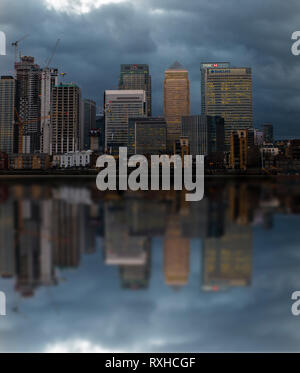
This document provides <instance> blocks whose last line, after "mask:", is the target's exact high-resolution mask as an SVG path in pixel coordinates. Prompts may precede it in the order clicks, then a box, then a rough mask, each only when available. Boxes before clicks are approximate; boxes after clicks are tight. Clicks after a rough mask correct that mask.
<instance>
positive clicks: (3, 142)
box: [0, 76, 16, 154]
mask: <svg viewBox="0 0 300 373" xmlns="http://www.w3.org/2000/svg"><path fill="white" fill-rule="evenodd" d="M15 94H16V81H15V79H14V78H13V77H12V76H2V77H1V79H0V151H1V152H5V153H7V154H10V153H13V145H14V126H15V112H14V108H15Z"/></svg>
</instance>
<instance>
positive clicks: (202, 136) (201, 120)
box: [182, 115, 224, 156]
mask: <svg viewBox="0 0 300 373" xmlns="http://www.w3.org/2000/svg"><path fill="white" fill-rule="evenodd" d="M182 136H188V137H189V147H190V154H191V155H194V156H195V155H198V154H202V155H208V154H210V153H214V152H222V151H224V119H223V118H222V117H211V116H208V115H189V116H186V117H182Z"/></svg>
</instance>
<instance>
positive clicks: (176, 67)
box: [164, 62, 190, 152]
mask: <svg viewBox="0 0 300 373" xmlns="http://www.w3.org/2000/svg"><path fill="white" fill-rule="evenodd" d="M189 114H190V82H189V77H188V71H187V70H186V69H185V68H184V67H183V66H182V65H181V64H180V63H179V62H174V64H173V65H172V66H170V67H169V68H168V69H167V70H166V71H165V80H164V116H165V119H166V122H167V149H168V151H169V152H171V151H172V149H173V144H174V142H175V141H176V140H179V137H180V135H181V117H183V116H185V115H189Z"/></svg>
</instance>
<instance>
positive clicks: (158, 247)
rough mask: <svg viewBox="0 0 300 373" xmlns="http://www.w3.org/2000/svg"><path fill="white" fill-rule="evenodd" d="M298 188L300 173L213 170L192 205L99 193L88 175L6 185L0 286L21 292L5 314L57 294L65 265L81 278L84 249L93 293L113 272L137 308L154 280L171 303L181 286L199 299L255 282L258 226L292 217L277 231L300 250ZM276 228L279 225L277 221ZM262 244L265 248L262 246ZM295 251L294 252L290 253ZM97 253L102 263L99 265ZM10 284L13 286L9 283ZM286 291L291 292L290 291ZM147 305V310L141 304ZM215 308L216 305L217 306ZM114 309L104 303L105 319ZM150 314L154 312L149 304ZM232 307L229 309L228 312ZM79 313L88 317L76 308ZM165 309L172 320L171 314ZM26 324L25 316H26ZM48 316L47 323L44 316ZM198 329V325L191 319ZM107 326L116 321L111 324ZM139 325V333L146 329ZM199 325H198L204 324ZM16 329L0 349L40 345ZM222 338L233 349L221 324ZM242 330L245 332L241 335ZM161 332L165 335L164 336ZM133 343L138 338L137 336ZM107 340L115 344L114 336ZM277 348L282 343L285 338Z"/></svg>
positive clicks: (163, 195)
mask: <svg viewBox="0 0 300 373" xmlns="http://www.w3.org/2000/svg"><path fill="white" fill-rule="evenodd" d="M299 186H300V185H299V182H297V181H296V180H290V181H289V182H285V181H282V182H281V181H277V182H276V181H271V180H269V181H261V180H252V179H249V180H248V181H247V182H246V181H242V180H233V179H222V178H211V179H208V180H207V181H206V187H205V188H206V189H205V198H204V200H202V201H200V202H192V203H188V202H186V201H185V198H184V197H185V193H180V192H174V191H170V192H146V193H144V192H135V193H133V192H126V193H124V194H122V195H121V194H118V193H101V192H99V191H97V189H96V187H95V185H94V182H93V181H91V182H85V183H82V182H79V181H77V182H76V181H74V182H72V183H71V182H61V183H57V182H56V183H52V184H51V183H50V184H49V183H33V184H32V183H21V182H20V183H12V182H6V183H2V184H1V187H0V277H2V280H1V281H0V289H1V287H2V288H3V287H4V288H5V290H6V291H8V292H10V293H9V294H8V297H10V298H11V299H12V298H13V295H12V293H13V292H14V293H15V294H18V296H19V298H18V301H15V300H11V302H10V310H8V314H11V313H13V314H15V317H17V316H18V313H19V312H20V308H21V304H22V299H24V300H25V298H30V299H33V298H35V297H37V299H38V297H39V294H38V289H42V288H48V287H49V288H51V289H54V291H55V292H59V288H60V287H63V284H64V281H65V279H64V274H65V273H69V272H66V270H68V269H70V270H71V269H73V271H75V272H74V273H73V281H76V273H78V281H81V280H80V279H79V276H80V275H79V269H80V268H81V267H84V266H89V265H90V266H92V264H85V263H84V258H86V257H91V258H92V260H91V262H93V263H99V270H98V273H97V274H95V273H94V272H93V271H91V272H90V275H89V277H88V278H86V279H85V281H88V282H89V286H90V285H91V284H90V283H93V281H95V282H96V281H98V278H97V280H96V279H95V278H96V277H95V276H96V275H97V276H98V277H99V279H100V283H102V285H101V284H100V285H99V283H98V282H97V288H98V296H99V297H101V291H103V292H104V291H105V290H104V288H106V287H107V286H108V285H107V284H108V283H113V282H114V281H115V280H116V278H118V282H119V285H118V287H119V290H121V292H125V293H124V294H127V293H126V291H127V292H128V291H129V292H132V291H133V290H139V291H138V292H136V293H135V294H136V295H135V298H134V304H135V305H137V307H139V302H141V304H142V303H143V302H145V299H147V292H148V294H149V295H148V296H149V297H150V293H149V291H150V290H151V288H152V291H151V297H152V296H155V297H156V298H157V297H159V296H162V295H164V294H165V295H166V294H167V293H164V292H165V290H163V289H162V288H161V286H166V287H167V288H169V289H170V290H171V291H172V293H171V295H168V297H171V301H170V302H171V303H170V309H172V306H171V304H173V302H176V297H177V298H178V300H179V299H181V301H182V295H180V296H179V295H178V294H180V292H179V293H178V290H181V291H182V289H185V288H189V287H190V290H189V292H188V294H185V295H184V296H185V302H187V301H191V300H192V299H193V298H194V297H195V298H196V297H201V294H205V293H207V292H208V293H214V294H215V295H214V297H218V294H220V295H219V296H220V297H221V294H223V293H224V292H225V293H227V292H228V291H232V290H233V289H235V288H236V289H246V288H251V286H252V283H253V281H255V274H257V276H258V278H259V277H260V276H261V274H262V273H263V271H264V268H261V264H260V263H259V262H258V261H257V267H255V265H254V260H253V253H254V248H255V244H254V231H255V230H257V229H258V230H261V229H263V232H264V233H263V234H262V235H260V237H267V235H268V234H271V232H272V229H273V224H274V219H276V217H277V216H290V217H291V218H292V219H293V220H292V221H291V225H290V229H291V231H290V232H289V231H288V227H287V230H286V231H285V230H284V229H283V230H282V233H281V237H283V239H285V240H286V245H289V246H290V245H291V243H290V240H291V239H292V245H293V250H296V249H299V241H297V240H295V239H293V234H294V233H295V228H293V227H297V225H298V227H299V221H300V220H299V214H300V188H299ZM277 227H279V229H281V226H280V225H279V226H277ZM268 232H270V233H268ZM270 237H271V236H270ZM278 244H280V243H278ZM258 246H260V244H259V243H256V249H257V247H258ZM261 246H263V244H262V245H261ZM282 246H284V240H283V243H282ZM260 249H261V250H264V247H260ZM282 249H284V247H282ZM158 251H159V252H160V253H158ZM294 254H295V252H294V251H293V254H292V256H293V255H294ZM259 255H261V254H259ZM269 255H270V258H269V260H270V261H271V262H272V255H276V251H275V253H273V254H271V253H269ZM280 255H282V253H281V254H280ZM289 256H291V253H290V252H287V253H286V257H285V259H286V260H288V258H289ZM298 256H299V254H298V252H297V253H296V255H295V258H296V259H297V264H299V265H300V260H299V259H298ZM101 257H102V259H101ZM273 259H274V257H273ZM101 261H102V263H103V265H104V267H101V266H100V262H101ZM197 261H198V263H197ZM89 263H90V262H89ZM86 268H88V267H86ZM103 268H112V269H113V268H115V269H117V271H110V272H109V273H108V272H106V271H104V269H103ZM267 268H268V267H266V269H267ZM285 270H286V269H285ZM77 271H78V272H77ZM159 272H160V274H159ZM293 274H295V276H296V277H295V278H296V279H297V281H296V283H295V284H294V286H295V287H297V285H300V276H298V273H295V271H294V272H293ZM285 275H286V276H289V273H288V272H285ZM197 277H198V280H196V281H195V279H197ZM197 281H198V285H199V287H198V289H197V286H196V284H197ZM12 284H13V286H14V290H9V289H10V288H9V286H10V285H12ZM81 285H82V284H81ZM261 285H262V284H259V286H261ZM74 286H75V282H74ZM76 286H78V285H76ZM173 290H176V291H175V292H174V291H173ZM288 290H290V288H288V289H287V291H288ZM297 290H298V289H297ZM74 291H76V288H74ZM144 293H145V294H146V295H143V297H142V296H141V295H139V294H144ZM108 296H109V297H116V298H117V299H118V300H117V304H118V306H119V307H120V309H119V311H120V313H119V317H120V318H123V317H124V314H125V313H126V312H125V311H124V313H122V310H121V308H122V304H123V303H122V302H124V298H123V299H121V298H120V296H119V292H118V290H117V288H114V289H113V290H111V291H110V292H109V294H108ZM14 297H15V296H14ZM145 297H146V298H145ZM286 297H287V298H288V297H289V293H288V292H287V293H286ZM14 299H15V298H14ZM214 299H215V302H217V301H218V298H214ZM219 299H222V298H219ZM126 301H127V298H125V302H126ZM78 302H80V299H78ZM230 302H233V301H230ZM94 307H95V308H96V306H94ZM144 307H146V308H147V306H145V305H144ZM149 307H150V308H151V306H149ZM286 307H287V309H286V317H290V314H289V310H288V307H289V303H288V302H287V303H286ZM217 308H218V306H217V305H216V306H215V309H216V310H217ZM111 311H112V310H110V309H106V310H105V312H106V314H105V317H107V314H109V313H110V312H111ZM73 312H75V311H74V309H68V310H66V311H65V315H66V316H70V315H72V313H73ZM85 312H88V311H87V310H85ZM141 312H143V311H141ZM144 312H145V310H144ZM146 312H150V310H149V309H148V308H147V310H146ZM181 312H182V314H181V316H180V317H181V319H182V320H184V322H187V320H186V319H185V313H184V312H183V310H182V311H181ZM232 314H233V315H234V312H232ZM127 316H128V315H127ZM9 317H10V319H9ZM81 317H82V318H83V317H87V315H86V314H81ZM169 317H170V318H172V313H171V312H170V316H169ZM176 317H178V315H177V316H176ZM206 317H208V316H206ZM12 318H13V316H8V317H7V318H6V319H3V318H2V319H1V320H0V329H1V327H3V329H4V330H5V328H6V326H7V325H8V323H11V322H12V321H7V320H12ZM174 318H175V316H174ZM161 321H162V320H161V315H160V314H158V315H156V319H155V320H154V321H153V322H156V323H160V322H161ZM23 322H24V323H26V321H25V320H24V321H23ZM44 322H45V323H46V322H47V316H46V315H45V319H44ZM111 322H113V321H111ZM19 327H20V326H19ZM189 327H190V326H189ZM194 327H195V328H196V329H197V325H194ZM232 327H233V328H235V327H234V326H232ZM236 327H238V325H236ZM12 328H13V327H12ZM111 328H114V327H113V326H112V325H111ZM188 329H189V328H188ZM138 332H140V333H142V330H139V331H138ZM173 332H174V330H173ZM199 332H203V330H201V329H200V330H199ZM1 333H2V332H1ZM14 333H15V336H14V338H13V339H12V340H11V341H10V343H9V347H7V346H6V345H5V342H2V343H1V344H0V348H1V349H2V350H6V349H10V350H22V349H23V350H26V349H27V348H28V349H29V350H31V349H32V350H39V347H38V346H31V347H30V346H29V347H26V346H24V344H23V345H22V342H21V339H20V341H19V339H18V334H17V330H15V331H14ZM180 333H184V331H181V332H180ZM180 333H179V331H178V334H176V333H175V337H176V338H178V337H179V336H180V335H181V334H180ZM206 333H208V334H210V333H211V334H212V335H213V334H215V333H216V331H214V330H213V328H212V327H211V329H209V330H206ZM222 336H223V338H224V341H223V342H222V343H220V345H219V346H218V348H217V350H222V349H224V350H226V349H227V348H229V349H231V350H238V349H239V348H240V346H239V343H232V344H231V345H230V343H229V345H230V346H231V347H228V346H227V338H229V339H230V336H228V335H226V332H223V334H222ZM115 337H116V338H119V340H118V343H117V344H118V345H119V347H118V349H119V350H120V348H121V345H122V343H121V342H122V338H123V337H122V333H120V335H118V331H115ZM181 337H182V335H181ZM243 337H244V338H245V340H246V338H247V336H246V335H244V336H243ZM47 338H49V337H47ZM47 338H46V337H44V338H43V340H42V345H47V343H48V342H51V341H48V339H47ZM165 338H166V339H168V338H167V335H165ZM172 338H174V335H173V337H171V336H170V340H171V339H172ZM286 338H287V339H288V338H289V335H286ZM291 338H294V337H291ZM49 339H51V338H49ZM124 341H125V339H124ZM132 341H133V342H134V337H132ZM112 343H113V342H112ZM160 343H162V342H160ZM115 345H116V344H115ZM154 346H156V348H154V347H153V346H152V347H151V348H150V347H149V346H148V347H147V346H146V345H145V346H142V345H141V346H140V349H138V350H141V351H147V348H148V350H150V349H153V348H154V349H156V350H158V349H160V348H159V346H160V345H159V344H154ZM162 346H163V347H161V349H162V350H165V351H170V350H176V348H177V347H174V346H173V345H172V343H171V342H170V341H169V343H168V342H165V343H164V344H163V345H162ZM172 346H173V347H172ZM180 346H181V347H180V348H182V350H183V351H197V350H200V351H201V350H215V348H214V346H213V345H211V344H208V345H207V346H204V345H203V344H199V343H197V342H194V344H193V343H192V342H191V341H189V336H188V333H187V335H186V342H185V343H183V342H182V343H181V344H180ZM247 346H248V347H247ZM256 346H258V344H255V341H253V344H252V345H251V346H250V345H249V344H247V343H246V342H245V347H244V349H246V350H247V349H249V348H250V349H256ZM261 347H262V348H263V349H266V350H270V349H274V347H275V348H277V349H279V350H280V349H281V345H280V344H278V345H277V346H274V345H273V344H272V343H270V344H267V343H265V344H263V345H262V346H261ZM298 347H300V343H299V344H298V341H297V345H296V346H295V349H296V350H298ZM41 348H42V349H43V347H41ZM109 348H110V349H114V347H113V344H112V345H111V346H110V347H109ZM122 348H123V350H124V351H131V350H134V348H133V347H130V346H127V348H126V344H125V346H123V347H122ZM178 348H179V347H178ZM135 349H136V350H137V348H135ZM282 349H283V350H285V349H286V347H284V344H282Z"/></svg>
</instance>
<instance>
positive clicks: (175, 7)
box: [0, 0, 300, 138]
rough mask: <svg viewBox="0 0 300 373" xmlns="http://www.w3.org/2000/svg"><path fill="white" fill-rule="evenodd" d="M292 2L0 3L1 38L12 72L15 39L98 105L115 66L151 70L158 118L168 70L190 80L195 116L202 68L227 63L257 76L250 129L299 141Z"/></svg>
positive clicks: (113, 80) (299, 69)
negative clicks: (183, 72)
mask: <svg viewBox="0 0 300 373" xmlns="http://www.w3.org/2000/svg"><path fill="white" fill-rule="evenodd" d="M299 14H300V3H299V1H298V0H288V1H285V2H283V1H282V0H263V1H262V0H251V1H247V0H226V1H224V0H185V1H182V0H26V1H25V0H1V1H0V30H1V31H4V32H5V33H6V35H7V41H8V51H7V52H8V54H7V56H4V57H3V56H1V57H0V74H8V73H10V74H11V70H13V50H12V47H11V46H10V44H11V42H12V41H15V40H17V39H19V38H21V37H22V36H23V35H25V34H27V33H28V34H30V36H29V37H28V38H27V39H26V40H24V41H23V42H22V43H20V49H21V51H22V54H24V55H33V56H35V57H36V60H37V62H38V63H39V64H40V65H41V66H43V65H44V64H45V61H46V59H47V58H49V56H50V54H51V50H52V49H53V48H54V45H55V42H56V40H57V39H58V38H60V39H61V42H60V45H59V47H58V50H57V54H56V55H55V57H54V59H53V63H52V65H53V66H54V67H58V68H59V69H60V71H61V72H66V73H67V76H66V78H65V80H66V81H75V82H77V83H78V84H79V85H80V86H81V88H82V90H83V95H84V96H85V97H89V98H93V99H95V100H96V101H97V104H98V106H99V108H100V107H101V106H102V101H103V91H104V90H105V89H115V88H117V84H118V74H119V70H120V64H121V63H148V64H149V65H150V69H151V73H152V79H153V109H154V114H155V115H156V114H162V82H163V73H164V70H165V69H166V68H167V67H168V66H169V65H170V64H171V63H172V62H174V60H179V61H180V62H181V63H182V64H183V65H184V66H185V67H186V68H187V69H188V70H189V73H190V80H191V101H192V107H191V108H192V112H193V113H199V112H200V62H201V61H207V60H212V61H220V60H221V61H229V62H231V64H232V65H234V66H249V67H252V69H253V95H254V121H255V125H256V126H258V127H259V126H260V125H261V124H262V123H263V122H266V121H268V122H273V123H274V126H275V131H276V133H275V135H276V137H281V138H282V137H300V125H299V123H298V122H299V117H300V91H299V82H300V56H293V55H292V53H291V45H292V40H291V34H292V33H293V32H294V31H296V30H300V22H299Z"/></svg>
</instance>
